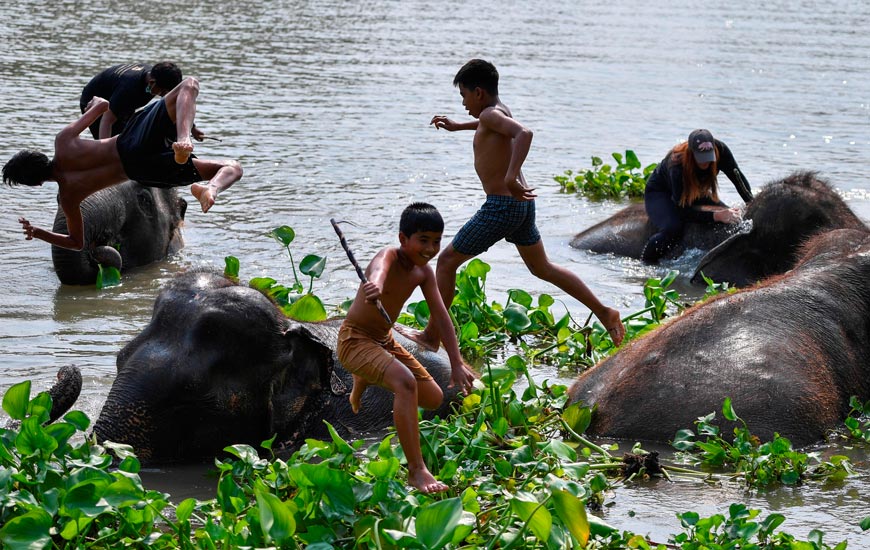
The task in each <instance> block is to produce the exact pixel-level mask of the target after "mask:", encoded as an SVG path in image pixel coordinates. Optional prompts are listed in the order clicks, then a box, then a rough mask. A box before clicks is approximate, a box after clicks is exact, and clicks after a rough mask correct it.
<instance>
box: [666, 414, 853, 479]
mask: <svg viewBox="0 0 870 550" xmlns="http://www.w3.org/2000/svg"><path fill="white" fill-rule="evenodd" d="M722 416H724V417H725V419H726V420H729V421H731V422H737V423H738V424H739V425H738V426H737V427H735V428H734V434H733V435H734V437H733V439H732V440H726V439H725V438H723V437H722V435H721V434H720V429H719V427H718V426H716V425H714V424H713V420H714V419H715V413H710V414H709V415H707V416H704V417H701V418H699V419H698V420H697V421H696V422H695V425H696V426H697V430H698V434H697V437H701V436H704V437H706V439H705V440H704V441H698V440H696V439H695V437H696V436H695V433H694V432H693V431H692V430H690V429H683V430H679V431H678V432H677V434H676V436H675V437H674V441H673V446H674V448H676V449H677V450H679V451H688V452H692V453H694V454H692V455H690V456H691V459H692V461H693V462H696V463H698V464H704V465H705V466H709V467H713V468H722V467H730V468H733V470H734V471H735V473H736V474H737V475H739V476H740V477H742V478H743V480H744V481H745V483H746V484H747V485H748V486H750V487H767V486H769V485H772V484H774V483H782V484H785V485H794V484H797V483H798V482H800V481H801V480H804V479H807V478H816V479H820V478H824V479H828V480H832V481H838V480H842V479H843V478H845V477H846V476H848V475H851V474H853V473H854V472H853V469H852V465H851V463H850V462H849V459H848V458H847V457H845V456H839V455H837V456H833V457H831V460H830V462H823V463H821V464H820V465H819V466H818V467H817V468H816V469H815V470H814V471H812V472H810V471H809V461H810V459H812V460H814V461H815V462H821V461H820V459H819V456H818V454H817V453H801V452H798V451H795V450H794V449H793V448H792V445H791V442H790V441H789V440H788V439H786V438H784V437H781V436H780V435H779V434H774V438H773V440H772V441H769V442H764V443H762V442H761V441H760V440H759V438H758V437H756V436H755V435H753V434H752V433H751V432H750V431H749V428H748V427H747V425H746V422H744V421H743V419H742V418H740V417H739V416H737V413H736V412H734V408H733V407H732V405H731V399H730V398H726V399H725V402H724V403H723V405H722Z"/></svg>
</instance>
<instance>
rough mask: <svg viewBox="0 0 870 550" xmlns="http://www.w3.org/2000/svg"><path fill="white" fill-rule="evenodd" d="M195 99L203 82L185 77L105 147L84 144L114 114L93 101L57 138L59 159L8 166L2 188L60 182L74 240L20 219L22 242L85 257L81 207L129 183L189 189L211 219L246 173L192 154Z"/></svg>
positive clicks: (18, 160) (31, 154) (24, 158)
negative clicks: (219, 201) (106, 115)
mask: <svg viewBox="0 0 870 550" xmlns="http://www.w3.org/2000/svg"><path fill="white" fill-rule="evenodd" d="M198 95H199V82H198V81H197V80H196V79H194V78H186V79H184V80H183V81H181V83H180V84H179V85H178V86H176V87H175V88H173V89H172V91H171V92H169V93H168V94H166V96H165V97H164V98H163V99H161V100H159V101H156V102H154V103H151V104H150V105H148V106H147V107H145V108H144V109H142V110H141V111H139V112H138V113H136V115H135V116H134V117H133V118H132V119H131V120H130V122H129V123H128V124H127V126H126V127H125V128H124V131H123V132H122V133H121V134H120V135H118V136H115V137H111V138H109V139H101V140H89V139H81V138H80V137H79V134H81V133H82V132H83V131H84V130H85V129H87V128H88V126H90V125H91V124H92V123H93V122H94V121H95V120H96V119H97V118H98V117H99V116H100V115H102V114H103V113H105V112H106V109H108V107H109V103H108V101H106V100H105V99H103V98H100V97H94V98H93V99H92V100H91V102H90V105H89V106H88V108H87V110H86V111H85V113H84V114H83V115H82V116H81V118H79V119H78V120H77V121H75V122H73V123H72V124H70V125H68V126H67V127H66V128H64V129H63V130H61V131H60V132H59V133H58V134H57V136H56V137H55V139H54V158H52V159H49V158H48V157H47V156H46V155H45V154H43V153H40V152H38V151H30V150H25V151H20V152H19V153H17V154H16V155H15V156H13V157H12V158H11V159H10V160H9V161H8V162H7V163H6V164H5V165H4V166H3V182H4V183H8V184H9V185H13V184H21V185H28V186H39V185H42V184H43V183H44V182H46V181H56V182H57V186H58V194H57V198H58V204H59V206H60V208H61V209H62V210H63V213H64V216H65V217H66V220H67V228H68V229H69V235H63V234H61V233H54V232H52V231H47V230H45V229H42V228H39V227H35V226H33V225H31V224H30V222H29V221H28V220H27V219H25V218H23V217H22V218H19V220H18V221H19V222H20V223H21V225H22V227H23V229H24V235H25V238H26V239H27V240H31V239H33V238H34V237H35V238H37V239H41V240H43V241H46V242H48V243H51V244H53V245H55V246H60V247H63V248H69V249H72V250H81V249H82V247H83V246H84V227H83V222H82V213H81V207H80V205H81V203H82V201H83V200H84V199H85V198H86V197H88V196H90V195H92V194H94V193H96V192H97V191H99V190H101V189H105V188H107V187H110V186H112V185H117V184H119V183H121V182H123V181H126V180H135V181H138V182H139V183H140V184H142V185H145V186H149V187H161V188H166V187H177V186H181V185H190V184H192V185H191V187H190V191H191V193H192V194H193V196H194V197H195V198H196V199H197V200H198V201H199V203H200V205H201V206H202V211H203V212H208V210H209V209H210V208H211V207H212V205H214V202H215V197H217V196H218V194H219V193H221V192H223V191H224V190H226V189H227V188H228V187H230V186H231V185H232V184H234V183H235V182H236V181H238V180H239V179H240V178H241V177H242V167H241V165H239V163H238V162H236V161H234V160H221V161H217V160H204V159H199V158H196V157H195V156H194V155H193V154H192V153H193V143H192V142H191V134H190V132H191V127H192V125H193V118H194V115H195V113H196V98H197V96H198ZM206 180H207V181H206ZM200 182H205V183H200Z"/></svg>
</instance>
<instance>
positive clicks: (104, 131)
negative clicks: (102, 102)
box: [98, 109, 118, 139]
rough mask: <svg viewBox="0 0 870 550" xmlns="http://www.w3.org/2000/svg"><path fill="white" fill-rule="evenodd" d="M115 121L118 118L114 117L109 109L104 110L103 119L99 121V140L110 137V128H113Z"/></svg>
mask: <svg viewBox="0 0 870 550" xmlns="http://www.w3.org/2000/svg"><path fill="white" fill-rule="evenodd" d="M117 120H118V117H116V116H115V113H113V112H112V110H111V109H106V112H105V113H103V117H102V118H101V119H100V130H99V133H98V135H99V137H100V139H106V138H110V137H112V126H114V124H115V121H117Z"/></svg>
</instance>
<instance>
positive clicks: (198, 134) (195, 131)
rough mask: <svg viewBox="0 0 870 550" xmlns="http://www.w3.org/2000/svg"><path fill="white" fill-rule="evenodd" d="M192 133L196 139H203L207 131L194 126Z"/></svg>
mask: <svg viewBox="0 0 870 550" xmlns="http://www.w3.org/2000/svg"><path fill="white" fill-rule="evenodd" d="M190 135H191V136H193V139H195V140H196V141H203V140H204V139H205V132H203V131H202V130H200V129H199V128H197V127H196V126H194V127H193V128H191V129H190Z"/></svg>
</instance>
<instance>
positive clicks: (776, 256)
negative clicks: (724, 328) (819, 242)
mask: <svg viewBox="0 0 870 550" xmlns="http://www.w3.org/2000/svg"><path fill="white" fill-rule="evenodd" d="M744 217H745V219H748V220H751V221H752V224H751V229H750V230H749V231H743V232H740V233H736V234H734V235H732V236H731V237H729V238H728V239H727V240H726V241H725V242H723V243H722V244H720V245H718V246H717V247H716V248H714V249H713V250H711V251H710V252H708V253H707V254H706V255H705V256H704V257H703V258H702V259H701V262H700V263H699V264H698V267H697V268H696V270H695V274H694V275H693V276H692V281H693V282H696V283H700V282H701V279H702V274H703V275H704V276H706V277H709V278H710V279H712V280H714V281H717V282H723V281H727V282H729V283H732V284H734V285H736V286H741V287H742V286H747V285H750V284H753V283H755V282H757V281H760V280H762V279H764V278H765V277H769V276H771V275H775V274H779V273H785V272H786V271H788V270H789V269H791V268H792V267H793V266H794V265H795V263H796V262H797V259H798V251H799V248H800V246H801V245H802V244H803V243H804V241H806V240H807V239H808V238H809V237H811V236H812V235H815V234H817V233H821V232H825V231H830V230H832V229H857V230H863V229H865V225H864V223H863V222H862V221H861V220H860V219H858V217H857V216H855V214H854V213H853V212H852V211H851V210H850V209H849V207H848V206H846V203H845V202H843V199H841V198H840V196H839V195H838V194H837V192H836V191H834V190H833V189H832V188H831V186H830V184H828V182H826V181H824V180H822V179H820V178H818V177H817V175H816V174H815V173H814V172H797V173H794V174H792V175H790V176H788V177H787V178H785V179H782V180H778V181H774V182H771V183H769V184H767V186H765V187H764V189H762V191H761V192H760V193H759V194H758V195H757V196H756V197H755V199H754V200H753V201H752V202H751V203H749V206H748V207H747V209H746V213H745V216H744Z"/></svg>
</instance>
